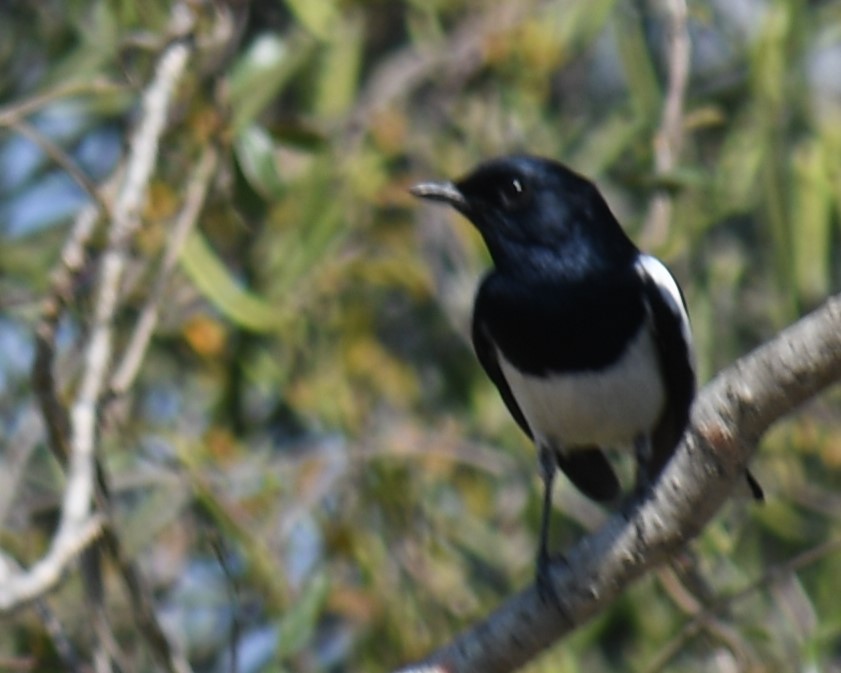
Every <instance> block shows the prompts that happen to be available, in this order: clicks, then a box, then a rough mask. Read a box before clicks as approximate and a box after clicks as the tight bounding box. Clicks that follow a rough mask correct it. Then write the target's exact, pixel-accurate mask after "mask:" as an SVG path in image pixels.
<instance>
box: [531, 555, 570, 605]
mask: <svg viewBox="0 0 841 673" xmlns="http://www.w3.org/2000/svg"><path fill="white" fill-rule="evenodd" d="M555 562H561V563H566V559H564V557H563V556H560V557H557V558H555V559H552V558H551V557H550V556H549V554H547V553H541V554H539V555H538V557H537V577H536V581H535V584H536V586H537V595H538V597H539V598H540V601H541V602H542V603H543V604H544V605H551V606H552V607H554V608H555V609H556V610H558V612H560V613H561V614H562V615H564V616H567V611H566V608H565V607H564V604H563V601H562V600H561V595H560V594H559V593H558V588H557V586H555V583H554V582H553V581H552V564H553V563H555Z"/></svg>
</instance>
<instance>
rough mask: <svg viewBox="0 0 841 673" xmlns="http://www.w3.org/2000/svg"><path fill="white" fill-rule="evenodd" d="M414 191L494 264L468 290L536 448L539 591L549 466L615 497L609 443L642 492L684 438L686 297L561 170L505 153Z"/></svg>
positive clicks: (689, 391)
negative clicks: (632, 462) (622, 451)
mask: <svg viewBox="0 0 841 673" xmlns="http://www.w3.org/2000/svg"><path fill="white" fill-rule="evenodd" d="M411 191H412V194H414V195H415V196H418V197H421V198H424V199H431V200H434V201H442V202H444V203H447V204H449V205H450V206H453V207H454V208H456V209H457V210H458V211H459V212H461V213H462V214H463V215H464V216H465V217H467V218H468V219H469V220H470V221H471V222H472V223H473V224H474V225H475V226H476V228H477V229H478V230H479V233H480V234H481V235H482V238H483V239H484V241H485V244H486V245H487V247H488V250H489V252H490V255H491V258H492V259H493V268H492V269H491V270H490V271H489V273H488V274H487V275H486V276H485V277H484V279H483V280H482V283H481V285H480V287H479V290H478V293H477V295H476V300H475V306H474V313H473V345H474V348H475V350H476V355H477V356H478V358H479V362H480V363H481V364H482V366H483V367H484V369H485V371H486V372H487V374H488V376H489V377H490V378H491V380H492V381H493V382H494V384H495V385H496V387H497V388H498V389H499V392H500V394H501V395H502V399H503V400H504V401H505V404H506V406H507V407H508V410H509V411H510V412H511V415H512V416H513V417H514V419H515V420H516V421H517V423H518V424H519V426H520V427H521V428H522V429H523V430H524V431H525V432H526V434H527V435H528V436H529V437H531V439H532V440H533V441H534V443H535V444H536V446H537V448H538V453H539V462H540V468H541V477H542V479H543V485H544V494H543V513H542V518H541V528H540V547H539V551H538V563H537V579H538V587H539V588H540V589H541V592H542V593H543V594H544V595H546V591H547V589H548V588H549V586H550V585H549V578H548V575H547V572H548V567H547V566H548V562H549V552H548V549H547V544H548V543H547V540H548V531H549V520H550V511H551V497H552V485H553V482H554V477H555V473H556V471H557V469H558V468H560V470H561V471H562V472H563V473H564V474H565V475H566V476H567V477H568V478H569V479H570V481H572V483H573V484H575V486H576V487H578V489H579V490H581V491H582V492H583V493H584V494H585V495H587V496H589V497H590V498H592V499H594V500H597V501H601V502H610V501H614V500H616V499H617V498H618V496H619V495H620V490H621V489H620V484H619V481H618V479H617V477H616V474H615V473H614V471H613V468H612V467H611V465H610V463H609V462H608V460H607V459H606V457H605V454H604V453H603V450H604V449H605V448H625V447H627V448H631V449H633V450H634V451H635V453H636V461H637V488H638V490H640V491H642V490H644V489H645V488H647V487H648V486H649V485H650V484H651V483H652V482H653V481H654V480H655V479H656V478H657V476H658V475H659V474H660V472H661V471H662V469H663V467H664V466H665V465H666V463H667V462H668V461H669V459H670V458H671V456H672V454H673V453H674V450H675V448H676V447H677V445H678V443H679V441H680V438H681V436H682V435H683V432H684V430H685V428H686V425H687V423H688V420H689V410H690V407H691V405H692V400H693V397H694V395H695V370H694V355H693V348H692V336H691V332H690V326H689V316H688V315H687V311H686V304H685V302H684V299H683V295H682V293H681V291H680V288H679V287H678V284H677V282H676V281H675V279H674V277H673V276H672V274H671V273H670V272H669V270H668V269H667V268H666V267H665V266H664V265H663V264H662V263H661V262H660V261H659V260H657V259H656V258H654V257H652V256H650V255H646V254H643V253H641V252H640V251H639V250H638V249H637V247H636V246H635V245H634V244H633V242H631V240H630V239H629V238H628V236H627V235H626V234H625V232H624V231H623V230H622V228H621V226H620V225H619V223H618V222H617V220H616V218H615V217H614V216H613V213H612V212H611V211H610V208H609V207H608V205H607V203H606V202H605V200H604V199H603V198H602V196H601V194H600V193H599V191H598V189H596V187H595V185H594V184H593V183H592V182H590V181H589V180H587V179H586V178H584V177H582V176H580V175H578V174H577V173H575V172H573V171H572V170H570V169H569V168H567V167H566V166H564V165H563V164H560V163H558V162H555V161H551V160H549V159H543V158H539V157H534V156H509V157H503V158H499V159H494V160H491V161H488V162H486V163H483V164H481V165H479V166H478V167H477V168H476V169H475V170H473V171H472V172H471V173H470V174H468V175H467V176H466V177H464V178H462V179H460V180H458V181H456V182H455V183H453V182H424V183H421V184H418V185H416V186H414V187H413V188H412V189H411ZM749 481H750V483H751V486H752V488H754V494H755V495H757V494H758V491H757V490H756V489H758V485H756V483H755V482H754V481H753V479H752V478H751V477H750V476H749Z"/></svg>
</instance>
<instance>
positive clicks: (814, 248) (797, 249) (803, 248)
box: [788, 141, 832, 301]
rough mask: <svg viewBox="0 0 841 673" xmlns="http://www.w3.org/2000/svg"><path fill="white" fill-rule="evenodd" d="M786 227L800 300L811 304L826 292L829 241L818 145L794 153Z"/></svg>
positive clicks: (828, 198) (827, 188)
mask: <svg viewBox="0 0 841 673" xmlns="http://www.w3.org/2000/svg"><path fill="white" fill-rule="evenodd" d="M793 164H794V183H793V198H792V200H791V209H790V215H789V218H788V222H789V226H790V227H794V226H796V227H797V231H796V233H795V232H792V234H791V242H792V245H793V247H794V274H795V279H796V281H797V289H798V292H799V294H800V297H802V298H803V299H806V300H807V301H815V300H818V299H820V298H821V297H824V296H826V294H827V293H828V292H829V281H830V264H829V262H830V259H831V253H830V246H831V238H832V228H831V224H832V183H831V178H830V176H829V174H828V161H827V159H826V157H825V153H824V148H823V147H822V146H821V144H820V142H818V141H813V142H807V143H804V144H803V145H802V146H801V147H799V148H797V150H796V152H795V153H794V160H793Z"/></svg>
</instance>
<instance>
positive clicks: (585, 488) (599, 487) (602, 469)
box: [473, 316, 621, 502]
mask: <svg viewBox="0 0 841 673" xmlns="http://www.w3.org/2000/svg"><path fill="white" fill-rule="evenodd" d="M473 348H474V349H475V351H476V356H477V357H478V358H479V363H480V364H481V365H482V367H483V368H484V370H485V372H486V373H487V375H488V377H489V378H490V379H491V381H493V383H494V385H495V386H496V387H497V390H499V394H500V395H501V396H502V400H503V401H504V402H505V406H506V407H508V411H509V412H510V413H511V416H513V417H514V420H515V421H517V424H518V425H519V426H520V428H522V430H523V432H525V433H526V434H527V435H528V436H529V438H531V439H532V440H533V439H534V435H533V434H532V431H531V429H530V428H529V424H528V421H527V420H526V417H525V415H524V414H523V411H522V410H521V409H520V406H519V405H518V404H517V399H516V398H515V397H514V393H513V392H512V391H511V386H509V385H508V381H507V380H506V379H505V375H504V374H503V372H502V368H501V367H500V365H499V358H498V355H497V350H496V346H494V343H493V340H492V339H491V337H490V335H489V334H488V331H487V328H486V327H485V325H483V324H482V322H481V321H480V320H477V319H476V317H475V316H474V319H473ZM556 455H557V460H558V467H559V468H560V469H561V471H562V472H563V473H564V474H565V475H566V476H567V478H568V479H569V480H570V481H571V482H572V483H573V484H575V486H576V488H578V490H579V491H581V492H582V493H583V494H584V495H586V496H587V497H588V498H591V499H593V500H596V501H598V502H610V501H612V500H615V499H616V498H617V497H618V496H619V492H620V488H621V487H620V484H619V479H618V478H617V477H616V473H615V472H614V471H613V468H612V467H611V465H610V463H609V462H608V460H607V458H606V457H605V455H604V454H603V453H602V452H601V450H599V448H598V447H595V446H594V447H576V449H575V451H572V452H569V453H568V454H561V453H557V454H556Z"/></svg>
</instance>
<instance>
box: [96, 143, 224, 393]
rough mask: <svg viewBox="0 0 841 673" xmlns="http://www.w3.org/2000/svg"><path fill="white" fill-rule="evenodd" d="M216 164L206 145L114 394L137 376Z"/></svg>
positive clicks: (113, 380) (115, 378) (115, 382)
mask: <svg viewBox="0 0 841 673" xmlns="http://www.w3.org/2000/svg"><path fill="white" fill-rule="evenodd" d="M218 164H219V153H218V151H217V149H216V148H215V147H213V146H212V145H208V146H207V147H205V149H204V151H203V152H202V155H201V158H200V159H199V162H198V164H197V165H196V167H195V169H194V171H193V174H192V175H191V176H190V178H189V180H188V182H187V189H186V195H185V197H184V206H183V208H182V209H181V212H180V213H179V215H178V218H177V219H176V221H175V226H174V227H173V231H172V234H171V235H170V237H169V240H168V242H167V247H166V251H165V252H164V257H163V260H162V261H161V266H160V268H159V269H158V275H157V277H156V279H155V282H154V285H153V287H152V291H151V293H150V294H149V299H148V300H147V302H146V304H145V305H144V307H143V310H142V312H141V313H140V318H138V320H137V326H136V327H135V329H134V332H133V333H132V336H131V339H130V341H129V344H128V346H127V347H126V349H125V352H124V353H123V357H122V360H121V361H120V364H119V365H118V366H117V368H116V371H115V372H114V375H113V376H112V377H111V384H110V387H111V392H112V393H113V394H114V395H121V394H123V393H125V392H126V391H127V390H128V389H129V387H130V386H131V384H132V382H133V381H134V379H135V377H136V376H137V372H138V371H139V369H140V364H141V363H142V362H143V357H144V356H145V354H146V349H147V348H148V346H149V341H150V340H151V338H152V333H153V332H154V331H155V327H156V326H157V323H158V316H159V314H160V309H161V303H162V302H163V301H164V299H165V297H166V290H167V287H168V285H169V280H170V277H171V276H172V272H173V270H174V269H175V265H176V264H177V262H178V258H179V256H180V255H181V250H182V249H183V247H184V243H185V241H186V240H187V237H188V236H189V234H190V232H191V231H192V230H193V228H194V227H195V225H196V222H197V220H198V217H199V214H200V213H201V210H202V208H203V206H204V202H205V198H206V196H207V190H208V187H209V186H210V182H211V180H212V179H213V175H214V174H215V173H216V168H217V166H218Z"/></svg>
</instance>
